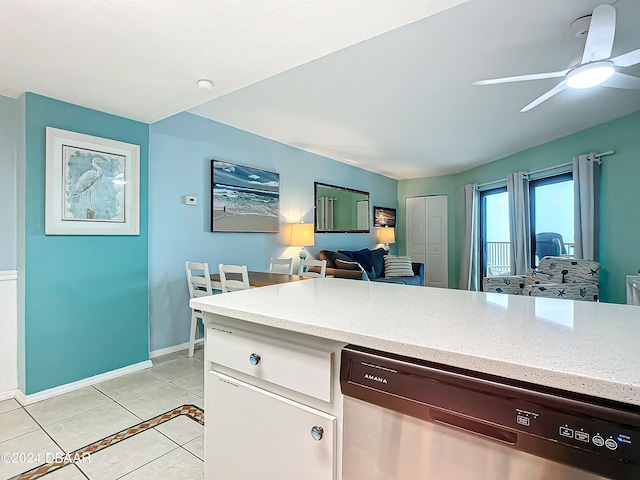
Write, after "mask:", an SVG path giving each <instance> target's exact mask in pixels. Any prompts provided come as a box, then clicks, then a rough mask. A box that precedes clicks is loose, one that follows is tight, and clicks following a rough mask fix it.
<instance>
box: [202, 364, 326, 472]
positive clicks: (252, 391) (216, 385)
mask: <svg viewBox="0 0 640 480" xmlns="http://www.w3.org/2000/svg"><path fill="white" fill-rule="evenodd" d="M208 375H210V376H211V378H210V380H211V381H210V382H209V387H208V389H207V402H206V405H205V412H206V413H205V415H206V420H205V425H206V429H207V430H206V435H207V437H206V452H207V454H206V462H205V465H206V469H207V479H214V478H215V479H220V480H232V479H236V480H238V479H242V478H246V479H251V478H263V479H273V480H276V479H305V480H332V479H333V478H335V476H334V471H335V422H336V417H334V416H333V415H328V414H326V413H324V412H321V411H319V410H316V409H314V408H310V407H308V406H306V405H303V404H301V403H298V402H294V401H292V400H289V399H287V398H285V397H282V396H280V395H275V394H273V393H271V392H268V391H267V390H263V389H261V388H257V387H254V386H253V385H250V384H248V383H245V382H241V381H239V380H236V379H235V378H233V377H229V376H227V375H222V374H219V373H216V372H209V373H208Z"/></svg>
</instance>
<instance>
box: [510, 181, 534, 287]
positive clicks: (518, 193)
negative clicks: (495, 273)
mask: <svg viewBox="0 0 640 480" xmlns="http://www.w3.org/2000/svg"><path fill="white" fill-rule="evenodd" d="M507 195H508V197H509V232H510V234H511V246H510V254H509V257H510V272H511V275H524V274H526V273H527V269H528V268H529V267H530V266H531V225H530V221H529V218H530V217H529V180H528V179H527V174H526V173H525V172H516V173H511V174H509V175H508V176H507Z"/></svg>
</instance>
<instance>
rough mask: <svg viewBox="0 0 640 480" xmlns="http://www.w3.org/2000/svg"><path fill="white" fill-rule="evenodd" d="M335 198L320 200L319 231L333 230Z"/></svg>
mask: <svg viewBox="0 0 640 480" xmlns="http://www.w3.org/2000/svg"><path fill="white" fill-rule="evenodd" d="M335 200H336V199H335V198H334V197H320V198H318V229H320V230H333V203H334V201H335Z"/></svg>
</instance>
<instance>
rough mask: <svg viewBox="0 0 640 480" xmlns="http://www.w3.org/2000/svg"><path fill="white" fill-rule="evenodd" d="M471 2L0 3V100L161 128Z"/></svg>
mask: <svg viewBox="0 0 640 480" xmlns="http://www.w3.org/2000/svg"><path fill="white" fill-rule="evenodd" d="M464 1H466V0H426V1H425V0H402V1H399V2H396V1H386V0H349V1H348V2H345V1H343V0H215V1H213V0H161V1H158V0H136V1H130V0H55V1H53V0H49V1H46V0H45V1H42V0H0V95H5V96H13V97H15V96H18V95H20V94H22V93H23V92H25V91H29V92H34V93H39V94H42V95H46V96H49V97H53V98H57V99H60V100H64V101H67V102H71V103H76V104H79V105H82V106H86V107H91V108H95V109H98V110H102V111H105V112H108V113H113V114H116V115H121V116H124V117H127V118H132V119H135V120H140V121H143V122H154V121H157V120H160V119H162V118H165V117H168V116H171V115H173V114H175V113H179V112H182V111H184V110H187V109H188V108H191V107H193V106H195V105H198V104H200V103H202V102H205V101H207V100H210V99H212V98H215V97H217V96H220V95H224V94H226V93H229V92H233V91H235V90H238V89H240V88H242V87H246V86H247V85H250V84H252V83H255V82H257V81H260V80H263V79H265V78H268V77H271V76H272V75H276V74H278V73H281V72H283V71H285V70H288V69H290V68H293V67H296V66H298V65H302V64H304V63H306V62H309V61H311V60H314V59H316V58H319V57H322V56H324V55H327V54H329V53H331V52H335V51H336V50H340V49H342V48H345V47H347V46H349V45H353V44H354V43H357V42H360V41H362V40H366V39H368V38H371V37H373V36H376V35H379V34H381V33H384V32H387V31H389V30H392V29H394V28H397V27H400V26H402V25H406V24H407V23H410V22H413V21H415V20H418V19H420V18H424V17H426V16H428V15H431V14H433V13H436V12H439V11H441V10H443V9H445V8H448V7H450V6H452V5H457V4H459V3H462V2H464ZM201 78H206V79H210V80H212V81H213V82H215V89H214V91H213V92H203V91H200V90H198V89H197V88H196V87H195V85H196V82H197V80H198V79H201Z"/></svg>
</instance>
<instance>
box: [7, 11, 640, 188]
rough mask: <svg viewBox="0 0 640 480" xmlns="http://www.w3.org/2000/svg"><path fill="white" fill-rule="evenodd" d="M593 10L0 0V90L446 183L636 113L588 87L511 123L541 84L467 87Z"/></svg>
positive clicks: (541, 67)
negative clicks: (204, 128) (175, 121)
mask: <svg viewBox="0 0 640 480" xmlns="http://www.w3.org/2000/svg"><path fill="white" fill-rule="evenodd" d="M599 3H603V0H562V1H558V0H536V1H535V2H531V1H513V0H470V1H465V0H431V1H428V0H422V1H419V0H403V1H400V2H398V1H395V2H389V1H385V0H350V1H349V2H344V1H342V0H324V1H322V0H270V1H264V0H262V1H261V0H251V1H249V0H217V1H216V2H212V1H208V0H165V1H163V2H157V1H156V2H153V1H150V0H146V1H137V2H130V1H126V0H57V1H55V2H42V1H38V0H0V12H2V16H0V94H2V95H9V96H17V95H19V94H21V93H22V92H24V91H31V92H35V93H39V94H42V95H46V96H49V97H53V98H57V99H60V100H64V101H68V102H71V103H75V104H79V105H83V106H86V107H90V108H95V109H98V110H102V111H105V112H109V113H114V114H117V115H122V116H124V117H127V118H133V119H136V120H140V121H145V122H153V121H156V120H159V119H161V118H165V117H167V116H170V115H172V114H174V113H178V112H181V111H184V110H190V111H191V112H193V113H196V114H198V115H202V116H204V117H207V118H211V119H213V120H216V121H219V122H222V123H226V124H229V125H233V126H235V127H238V128H240V129H243V130H247V131H249V132H253V133H256V134H258V135H262V136H265V137H268V138H272V139H275V140H278V141H280V142H283V143H285V144H289V145H293V146H296V147H299V148H302V149H305V150H308V151H311V152H315V153H319V154H322V155H325V156H328V157H330V158H334V159H336V160H340V161H344V162H347V163H351V164H354V165H357V166H360V167H362V168H365V169H368V170H372V171H376V172H379V173H382V174H384V175H387V176H390V177H393V178H415V177H420V176H428V175H437V174H443V173H452V172H457V171H460V170H464V169H466V168H469V167H471V166H474V165H478V164H481V163H485V162H488V161H491V160H493V159H496V158H500V157H503V156H506V155H508V154H511V153H514V152H517V151H520V150H523V149H525V148H529V147H531V146H534V145H538V144H541V143H544V142H546V141H549V140H552V139H554V138H558V137H561V136H564V135H567V134H570V133H573V132H576V131H578V130H582V129H584V128H587V127H589V126H592V125H596V124H598V123H602V122H605V121H608V120H611V119H613V118H616V117H619V116H622V115H625V114H627V113H631V112H633V111H636V110H640V91H639V90H614V89H608V88H604V87H597V88H595V89H592V90H589V91H569V90H568V91H565V92H562V93H561V94H559V95H558V96H556V97H554V98H552V99H551V100H549V101H547V102H545V103H544V104H542V105H541V106H540V107H537V108H535V109H534V110H532V111H531V112H528V113H520V112H519V110H520V108H522V107H523V106H524V105H526V104H528V103H529V102H530V101H532V100H533V99H534V98H536V97H538V96H539V95H541V94H542V93H544V92H545V91H547V90H549V89H550V88H551V87H553V86H554V85H555V83H557V80H539V81H533V82H523V83H518V84H505V85H494V86H484V87H474V86H472V85H471V82H473V81H474V80H479V79H485V78H494V77H499V76H509V75H517V74H523V73H535V72H544V71H551V70H559V69H563V68H566V67H568V66H569V65H570V64H572V63H574V62H575V61H577V59H578V58H579V56H580V54H581V50H582V47H583V44H584V40H580V39H576V38H574V37H573V36H572V35H571V32H570V31H569V24H570V23H571V21H573V20H574V19H576V18H578V17H580V16H583V15H586V14H589V13H590V12H591V11H592V10H593V8H594V7H595V6H596V5H597V4H599ZM606 3H612V2H611V0H607V1H606ZM449 7H453V8H449ZM615 7H616V9H617V11H618V29H617V35H616V41H615V44H614V51H613V54H614V55H617V54H619V53H624V52H626V51H629V50H633V49H636V48H640V29H638V28H637V24H638V21H639V20H640V2H639V1H637V0H619V1H617V2H615ZM438 12H440V13H438ZM412 22H414V23H412ZM385 32H386V33H385ZM347 47H348V48H347ZM625 73H630V74H632V75H638V76H640V69H639V68H638V67H632V68H628V69H625ZM199 78H210V79H211V80H213V81H214V82H215V86H214V89H213V91H212V92H203V91H200V90H198V89H196V88H195V82H196V80H198V79H199ZM192 107H195V108H192ZM576 153H579V152H576Z"/></svg>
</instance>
